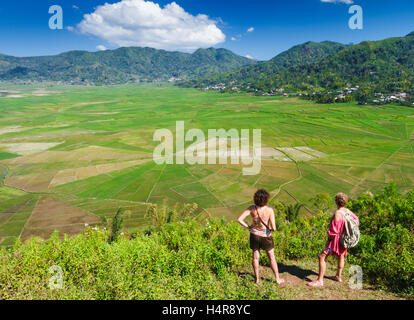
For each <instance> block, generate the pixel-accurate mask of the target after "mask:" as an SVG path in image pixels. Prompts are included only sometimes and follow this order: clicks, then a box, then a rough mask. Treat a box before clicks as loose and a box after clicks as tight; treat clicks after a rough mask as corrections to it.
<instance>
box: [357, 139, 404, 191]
mask: <svg viewBox="0 0 414 320" xmlns="http://www.w3.org/2000/svg"><path fill="white" fill-rule="evenodd" d="M402 148H403V145H400V147H399V148H398V149H397V150H395V151H394V152H392V153H391V154H390V155H389V157H387V158H386V159H384V161H382V162H381V163H380V164H379V165H378V166H377V167H376V168H375V169H374V170H372V172H371V173H370V174H368V175H367V177H366V178H364V179H363V180H361V182H360V183H358V184H357V185H356V186H355V187H354V188H353V189H352V190H351V194H354V193H355V191H356V190H357V189H358V188H359V187H360V186H361V185H362V184H363V183H364V182H366V181H370V180H369V179H368V178H369V177H370V176H371V175H373V174H374V173H375V172H376V171H377V170H378V169H379V168H381V167H382V166H383V165H384V164H385V163H386V162H387V161H388V160H390V159H391V158H392V157H393V156H394V155H396V154H397V153H398V152H400V151H401V149H402Z"/></svg>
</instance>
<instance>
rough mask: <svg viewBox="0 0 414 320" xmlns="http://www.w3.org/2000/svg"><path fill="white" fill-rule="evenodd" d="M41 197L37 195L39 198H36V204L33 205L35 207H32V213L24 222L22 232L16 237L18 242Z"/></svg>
mask: <svg viewBox="0 0 414 320" xmlns="http://www.w3.org/2000/svg"><path fill="white" fill-rule="evenodd" d="M41 197H42V196H41V195H39V197H38V198H37V200H36V204H35V205H34V207H33V210H32V213H31V214H30V217H29V219H27V220H26V223H25V224H24V226H23V228H22V230H21V231H20V233H19V236H18V237H17V239H19V240H20V239H21V237H22V234H23V231H24V230H25V229H26V226H27V224H28V223H29V221H30V220H31V219H32V217H33V211H34V210H35V209H36V207H37V205H38V204H39V200H40V198H41Z"/></svg>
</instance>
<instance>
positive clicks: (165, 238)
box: [0, 185, 414, 299]
mask: <svg viewBox="0 0 414 320" xmlns="http://www.w3.org/2000/svg"><path fill="white" fill-rule="evenodd" d="M315 202H316V204H317V205H318V206H319V207H320V208H324V207H325V206H327V205H330V203H329V201H328V200H327V199H326V198H324V197H323V196H319V197H317V198H315ZM273 205H274V206H275V207H276V208H277V211H278V214H277V229H278V230H277V232H275V234H274V238H275V244H276V256H277V258H278V260H279V261H281V262H282V263H281V264H280V266H281V272H282V273H283V274H284V276H285V277H287V279H288V283H287V284H286V285H285V286H284V287H282V288H280V289H279V288H278V287H277V286H276V284H275V283H274V282H272V281H271V280H270V279H271V277H270V273H269V271H268V270H267V269H266V270H265V273H264V274H263V275H265V278H266V279H267V280H270V281H264V282H263V283H262V284H261V285H259V286H256V285H254V282H253V276H252V275H251V273H250V267H249V261H250V256H251V252H250V249H249V246H248V241H247V233H246V232H245V231H244V230H242V229H241V228H240V227H239V226H238V225H237V224H235V223H227V222H225V221H224V220H217V219H208V220H207V221H204V222H199V221H195V220H193V219H191V218H185V219H184V220H183V221H181V222H175V220H176V218H184V217H176V216H175V215H176V212H174V210H173V211H169V210H165V208H160V207H152V209H151V210H149V213H148V215H147V219H149V220H153V223H154V225H153V227H151V228H148V229H147V230H146V231H145V232H139V233H135V234H122V233H120V230H119V223H121V222H122V220H119V219H118V218H117V221H112V224H111V223H109V224H108V226H110V225H112V227H110V228H108V231H107V230H105V229H99V228H89V229H87V230H86V231H84V232H83V233H82V234H80V235H78V236H75V237H74V238H71V239H70V238H69V237H67V236H66V237H65V238H64V239H63V240H60V239H59V236H58V234H57V233H55V234H54V235H53V236H52V237H51V238H50V239H49V240H47V241H41V240H40V239H32V240H30V241H27V242H26V243H24V244H22V243H20V242H18V243H16V244H15V246H14V247H13V248H10V249H2V250H1V251H0V299H295V298H328V299H329V298H353V299H393V298H397V296H396V294H392V293H387V292H388V291H392V292H394V293H398V294H399V295H400V297H412V296H413V293H414V237H413V230H412V225H413V222H414V221H413V219H414V191H411V192H409V193H408V194H407V195H405V196H401V195H400V194H398V192H397V191H396V189H395V186H394V185H390V186H388V187H387V188H386V189H385V190H384V192H382V193H381V194H379V195H377V196H376V197H372V196H371V195H364V196H361V197H360V198H358V199H356V200H354V201H352V202H351V203H350V207H351V209H353V210H355V212H356V213H357V214H358V215H359V217H360V220H361V231H362V234H363V235H362V239H361V242H360V244H359V245H358V247H357V248H355V249H354V250H352V252H351V255H350V256H349V258H348V263H347V268H348V267H349V265H350V264H357V265H360V266H361V267H362V268H363V271H364V281H365V283H364V288H365V289H369V290H363V291H361V292H358V291H352V290H350V289H348V288H346V284H343V285H339V284H335V286H334V285H333V284H331V283H327V288H324V289H321V290H319V291H312V290H311V289H309V288H306V287H305V286H304V284H305V283H306V281H309V277H310V276H311V277H314V276H315V273H314V272H312V271H310V270H309V269H314V270H315V271H316V268H317V266H316V261H314V264H313V265H312V264H310V263H309V259H310V258H315V256H316V254H317V253H318V252H319V251H320V250H321V248H323V246H324V244H325V241H326V229H327V225H328V222H329V218H330V215H329V214H327V213H324V212H323V211H322V210H321V211H320V213H319V214H315V215H314V216H312V217H305V216H302V215H298V216H296V215H295V214H292V212H294V211H295V210H293V209H292V208H291V207H290V208H288V207H286V206H284V205H283V204H282V203H280V202H276V203H273ZM186 210H187V213H186V215H187V214H188V211H189V210H191V206H188V207H186ZM119 213H120V212H118V214H119ZM261 260H262V261H261V262H262V264H265V265H267V263H268V261H267V258H266V257H265V256H263V255H262V258H261ZM306 261H308V262H306ZM52 266H59V267H60V268H61V269H62V272H63V289H62V290H50V289H49V279H50V277H52V275H53V274H50V273H49V268H50V267H52ZM293 276H295V277H296V278H295V279H296V280H299V281H296V282H295V281H294V280H292V279H293V278H294V277H293ZM298 277H299V279H298ZM373 289H374V291H373ZM379 289H385V290H387V292H384V291H379ZM324 290H326V291H324ZM325 294H326V295H325Z"/></svg>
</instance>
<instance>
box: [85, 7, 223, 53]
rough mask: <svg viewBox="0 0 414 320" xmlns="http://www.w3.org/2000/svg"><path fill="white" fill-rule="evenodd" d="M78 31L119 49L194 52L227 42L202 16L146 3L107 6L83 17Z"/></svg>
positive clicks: (215, 25) (208, 20)
mask: <svg viewBox="0 0 414 320" xmlns="http://www.w3.org/2000/svg"><path fill="white" fill-rule="evenodd" d="M77 27H78V29H79V30H80V31H81V32H82V33H84V34H92V35H95V36H97V37H100V38H102V39H104V40H106V41H108V42H109V43H111V44H113V45H117V46H121V47H130V46H141V47H152V48H156V49H166V50H193V49H197V48H200V47H211V46H214V45H216V44H218V43H222V42H224V41H225V40H226V36H225V35H224V33H223V32H222V31H221V30H220V29H219V28H218V27H217V21H214V20H211V19H210V18H209V17H208V16H207V15H204V14H199V15H197V16H193V15H191V14H189V13H187V12H186V11H185V10H184V9H183V8H182V7H180V6H179V5H178V4H176V3H175V2H172V3H170V4H167V5H166V6H164V7H160V6H159V5H158V4H156V3H154V2H151V1H145V0H122V1H120V2H117V3H114V4H108V3H106V4H104V5H102V6H98V7H97V8H96V9H95V11H94V12H93V13H91V14H86V15H84V19H83V20H82V21H81V22H80V23H79V24H78V26H77Z"/></svg>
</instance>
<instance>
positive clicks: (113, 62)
mask: <svg viewBox="0 0 414 320" xmlns="http://www.w3.org/2000/svg"><path fill="white" fill-rule="evenodd" d="M254 63H255V61H253V60H250V59H247V58H244V57H241V56H238V55H236V54H234V53H233V52H231V51H229V50H226V49H214V48H210V49H199V50H197V51H196V52H194V53H193V54H187V53H181V52H169V51H165V50H156V49H152V48H137V47H129V48H120V49H117V50H106V51H102V52H86V51H71V52H67V53H62V54H60V55H57V56H46V57H27V58H17V57H10V56H5V55H0V81H1V80H3V81H17V80H19V81H22V80H26V81H28V80H31V81H55V82H64V83H69V82H70V83H75V84H82V83H91V84H115V83H126V82H135V81H137V80H139V81H160V80H163V81H166V80H169V79H170V78H173V77H174V78H181V79H192V78H196V77H202V76H206V75H209V74H216V73H222V72H228V71H233V70H237V69H240V68H242V67H244V66H246V65H251V64H254Z"/></svg>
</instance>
